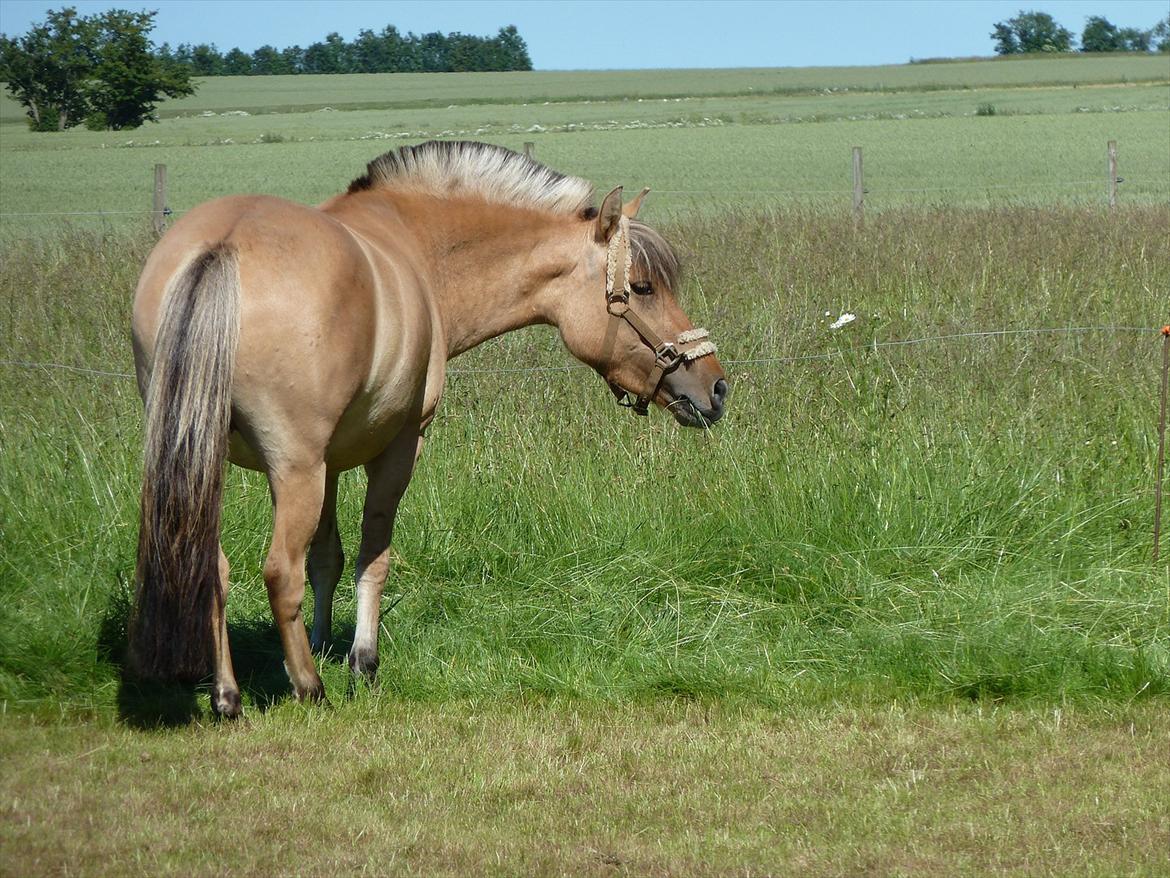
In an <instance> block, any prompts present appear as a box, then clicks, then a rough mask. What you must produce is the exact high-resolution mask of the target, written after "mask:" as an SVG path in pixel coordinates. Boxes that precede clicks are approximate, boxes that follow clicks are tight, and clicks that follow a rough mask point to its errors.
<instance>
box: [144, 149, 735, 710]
mask: <svg viewBox="0 0 1170 878" xmlns="http://www.w3.org/2000/svg"><path fill="white" fill-rule="evenodd" d="M639 200H640V198H639V199H637V200H636V201H635V202H634V203H633V204H632V205H631V206H629V207H627V208H626V211H625V212H626V213H627V214H630V215H632V214H633V213H636V210H637V201H639ZM591 201H592V190H591V188H590V187H589V186H588V184H587V183H585V182H584V181H581V180H577V179H575V178H571V177H563V176H561V175H559V174H556V173H555V172H552V171H549V170H548V169H546V168H544V167H543V166H541V165H538V164H536V163H535V162H531V161H530V160H528V159H526V158H524V157H522V156H519V155H517V154H515V153H512V152H509V151H507V150H502V149H500V148H497V147H490V146H485V145H483V144H461V143H431V144H423V145H421V146H418V147H408V148H404V149H402V150H398V151H397V152H393V153H388V154H387V155H386V156H383V157H382V158H380V159H378V160H377V161H375V162H373V163H371V165H370V168H369V172H368V173H367V175H366V176H364V177H362V178H359V179H358V180H355V181H354V183H353V184H352V185H351V187H350V191H349V192H347V193H346V194H344V195H341V196H338V197H336V198H334V199H332V200H331V201H329V202H327V203H326V204H324V205H322V206H321V207H320V208H319V209H313V208H309V207H305V206H303V205H298V204H294V203H291V202H288V201H284V200H281V199H277V198H270V197H265V196H240V197H229V198H222V199H218V200H216V201H212V202H209V203H207V204H205V205H202V206H201V207H198V208H196V209H195V210H192V211H190V212H189V213H188V214H187V215H186V216H184V217H183V218H182V219H181V220H180V221H179V222H178V223H176V224H175V226H174V228H173V229H171V230H170V231H169V232H168V233H167V234H166V235H165V236H164V238H163V239H162V241H160V243H159V244H158V246H157V247H156V248H155V249H154V251H153V252H152V253H151V255H150V258H149V259H148V261H147V264H146V266H145V268H144V270H143V273H142V277H141V279H140V281H139V284H138V291H137V295H136V299H135V304H134V320H133V337H134V351H135V362H136V365H137V372H138V380H139V387H140V389H141V391H142V393H143V396H144V398H145V400H146V410H147V431H146V464H145V473H144V479H143V497H142V530H141V535H140V539H139V563H138V594H137V606H136V611H135V618H134V620H133V625H132V656H133V660H134V664H135V666H136V668H137V670H138V671H139V673H141V674H142V675H144V676H147V677H158V678H188V679H190V678H198V677H201V676H203V675H204V674H205V673H206V672H207V669H208V667H209V665H211V664H214V669H215V688H214V692H213V697H212V703H213V706H214V708H215V710H216V711H217V712H218V713H221V714H224V715H229V716H231V715H235V714H237V713H238V712H239V709H240V699H239V690H238V687H237V685H236V681H235V678H234V674H233V671H232V666H231V657H230V653H229V651H228V644H227V624H226V616H225V611H224V605H225V602H226V597H227V582H228V564H227V559H226V557H225V556H224V555H223V552H222V550H221V549H220V548H219V508H220V500H221V493H222V478H223V460H224V458H225V457H226V458H227V459H230V460H231V461H232V462H234V463H237V464H239V465H241V466H245V467H249V468H252V469H257V470H261V471H263V472H265V473H266V474H267V476H268V479H269V483H270V485H271V489H272V496H273V503H274V507H275V520H274V526H273V537H272V544H271V547H270V549H269V553H268V557H267V560H266V562H265V568H264V577H265V582H266V584H267V587H268V593H269V599H270V602H271V606H272V611H273V615H274V617H275V620H276V623H277V626H278V628H279V630H280V635H281V641H282V644H283V647H284V651H285V658H286V662H285V664H286V667H287V669H288V673H289V677H290V679H291V681H292V685H293V690H294V692H295V694H296V695H297V697H298V698H319V697H321V696H322V695H323V694H324V693H323V689H322V686H321V681H320V678H319V677H318V675H317V672H316V669H315V667H314V665H313V659H312V655H311V652H310V644H309V641H308V639H307V638H306V635H305V628H304V625H303V623H302V620H301V603H302V600H303V597H304V567H305V560H306V553H307V558H308V571H309V579H310V582H311V583H312V585H313V589H314V593H315V601H316V603H315V613H314V626H313V637H312V647H313V648H314V649H317V650H320V649H323V648H324V647H325V646H326V645H327V644H328V641H329V636H330V627H331V619H332V616H331V607H332V598H333V591H334V588H335V587H336V585H337V582H338V580H339V579H340V575H341V569H342V565H343V558H342V553H341V543H340V539H339V537H338V532H337V525H336V518H335V509H334V507H335V499H336V490H337V476H338V473H340V472H341V471H343V470H346V469H350V468H353V467H356V466H359V465H364V466H365V468H366V471H367V474H368V476H369V487H368V490H367V496H366V503H365V510H364V515H363V522H362V540H361V549H360V552H359V556H358V560H357V590H358V610H357V625H356V632H355V636H354V643H353V648H352V650H351V652H350V656H349V661H350V665H351V667H352V668H353V669H354V671H355V672H359V673H364V674H367V675H372V674H373V673H374V671H375V670H376V667H377V660H378V659H377V655H378V653H377V631H378V604H379V601H380V599H381V592H382V586H383V583H384V581H385V578H386V574H387V570H388V566H389V547H390V536H391V531H392V528H393V523H394V515H395V512H396V509H397V506H398V502H399V500H400V499H401V497H402V494H403V492H404V490H405V489H406V485H407V482H408V481H409V479H410V476H411V473H412V472H413V468H414V465H415V461H416V459H417V456H418V453H419V451H420V450H421V447H422V437H423V433H424V431H425V430H426V427H427V425H428V424H429V423H430V421H431V419H432V418H433V416H434V413H435V408H436V406H437V405H438V403H439V398H440V395H441V393H442V389H443V381H444V371H445V364H446V361H447V360H448V359H450V358H451V357H454V356H456V355H458V354H459V353H461V352H463V351H465V350H467V349H469V348H471V347H473V346H474V345H476V344H478V343H480V342H481V341H484V340H485V339H488V338H492V337H494V336H496V335H499V334H501V333H503V332H507V331H508V330H511V329H515V328H517V327H521V326H526V325H529V324H533V323H550V324H552V325H555V326H557V327H558V328H559V329H560V331H561V335H562V338H563V339H564V341H565V344H566V346H567V347H568V348H569V350H570V351H571V352H572V353H573V354H574V355H575V356H577V357H578V358H579V359H581V360H583V361H584V362H586V363H588V364H589V365H591V366H593V367H594V368H595V369H597V371H598V372H600V373H601V374H602V376H603V377H605V378H606V380H607V381H609V382H610V384H611V386H614V387H615V388H622V389H627V390H630V391H632V392H635V393H640V394H641V396H642V397H643V399H642V400H640V402H641V403H642V404H643V407H644V404H645V400H646V399H653V401H655V402H657V403H658V404H659V405H663V406H670V407H671V411H672V413H674V415H675V417H676V418H677V419H678V420H679V421H680V422H682V423H684V424H688V425H692V424H701V423H704V422H707V421H714V420H716V419H717V418H718V417H719V416H720V415H721V414H722V410H723V402H724V398H725V395H726V383H725V382H724V381H723V373H722V371H721V369H720V367H719V365H718V361H717V360H716V359H715V358H714V357H713V356H706V354H709V353H710V352H711V351H712V350H713V348H711V347H710V345H709V344H708V343H705V342H704V343H703V345H698V346H692V348H691V350H690V351H689V352H688V353H687V354H686V355H685V356H683V355H679V354H676V355H674V359H669V358H668V361H664V360H663V358H662V356H661V354H662V351H661V348H662V347H663V346H662V345H660V344H659V342H660V341H661V336H659V337H655V332H657V333H660V334H661V333H666V334H676V335H678V340H679V342H680V345H679V347H682V342H689V341H691V340H692V337H693V338H695V339H697V338H701V337H703V334H701V333H699V332H695V331H693V330H692V329H691V325H690V323H689V321H688V320H687V318H686V316H685V315H684V314H683V313H682V311H681V310H679V308H678V306H677V304H675V302H674V299H673V297H672V291H671V287H672V286H673V284H674V283H675V280H676V273H677V264H676V263H675V262H674V257H673V254H672V253H671V252H670V250H669V247H668V246H667V245H666V244H665V242H663V241H662V239H661V238H660V237H659V236H658V235H657V234H656V233H655V232H653V231H652V230H650V229H649V228H647V227H645V226H642V225H641V224H634V226H633V227H631V226H630V224H629V221H628V219H625V218H623V214H622V206H621V199H620V190H615V191H614V192H613V193H611V194H610V196H609V197H607V199H606V200H605V203H604V204H603V205H602V208H601V210H600V211H597V210H594V209H592V206H591ZM623 236H626V237H625V238H623ZM623 242H624V243H623ZM623 257H624V258H625V277H622V276H621V275H622V268H623V265H622V259H623ZM631 257H632V258H631ZM615 265H616V266H617V269H616V273H617V275H618V278H617V283H618V284H619V285H620V284H622V283H623V282H624V287H625V291H626V292H625V294H624V295H623V293H622V290H621V288H620V286H615V281H614V274H615ZM607 270H608V278H607ZM631 283H632V285H633V288H634V289H635V290H636V291H639V292H643V293H646V294H645V295H640V296H638V297H637V299H636V301H633V302H629V296H628V291H629V289H630V285H631ZM647 288H649V289H647ZM607 298H608V303H609V306H610V307H609V310H608V311H607ZM627 302H628V306H629V313H628V315H626V317H625V320H624V321H623V320H619V319H616V316H622V315H623V314H624V313H625V312H624V311H623V308H624V307H625V305H624V304H623V303H627ZM615 304H616V306H615ZM680 333H681V335H679V334H680ZM647 336H649V337H650V338H649V339H648V338H647ZM652 346H653V347H658V348H660V350H659V352H658V353H659V355H660V356H659V357H658V358H657V360H656V354H655V351H653V350H652ZM672 350H673V349H672ZM668 353H669V352H668ZM663 362H666V366H665V370H664V368H663V365H662V364H663ZM648 373H649V374H650V375H651V377H652V378H654V379H655V380H654V381H652V382H651V383H652V384H653V387H647V386H646V384H647V378H646V376H647V374H648ZM644 388H645V389H644Z"/></svg>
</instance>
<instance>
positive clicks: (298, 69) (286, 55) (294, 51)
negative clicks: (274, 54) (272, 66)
mask: <svg viewBox="0 0 1170 878" xmlns="http://www.w3.org/2000/svg"><path fill="white" fill-rule="evenodd" d="M280 60H281V63H283V65H284V67H285V68H286V70H287V72H289V73H302V72H304V69H305V50H304V49H302V48H301V47H300V46H289V47H288V48H287V49H281V50H280Z"/></svg>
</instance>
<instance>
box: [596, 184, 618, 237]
mask: <svg viewBox="0 0 1170 878" xmlns="http://www.w3.org/2000/svg"><path fill="white" fill-rule="evenodd" d="M621 218H622V187H621V186H618V187H617V188H616V189H614V190H613V191H612V192H610V193H609V195H607V196H605V201H603V202H601V210H600V211H599V212H598V214H597V240H598V241H599V242H600V243H602V244H608V243H609V239H610V238H612V237H613V235H614V232H616V231H617V228H618V221H619V220H620V219H621Z"/></svg>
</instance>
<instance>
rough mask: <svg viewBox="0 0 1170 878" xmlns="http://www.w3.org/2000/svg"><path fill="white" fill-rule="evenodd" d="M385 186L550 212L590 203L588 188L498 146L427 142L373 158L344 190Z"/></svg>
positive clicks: (582, 207)
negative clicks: (475, 198)
mask: <svg viewBox="0 0 1170 878" xmlns="http://www.w3.org/2000/svg"><path fill="white" fill-rule="evenodd" d="M376 188H387V189H396V190H408V191H415V192H430V193H433V194H435V195H438V196H445V195H456V194H458V195H474V196H478V197H480V198H482V199H484V200H485V201H490V202H492V203H495V204H510V205H516V206H518V207H530V208H534V209H537V210H547V211H549V212H551V213H569V214H575V213H580V212H582V211H584V210H587V209H589V208H590V207H591V206H592V204H593V186H592V185H591V184H590V183H589V182H588V181H587V180H582V179H581V178H580V177H570V176H568V175H566V174H561V173H559V172H557V171H554V170H552V169H551V168H547V167H545V166H544V165H542V164H540V162H537V161H533V160H532V159H530V158H528V157H527V156H524V155H521V154H520V153H517V152H512V150H510V149H505V148H504V147H502V146H494V145H493V144H490V143H474V142H471V141H465V140H456V141H438V140H431V141H428V142H427V143H420V144H418V145H417V146H403V147H400V148H398V149H395V150H391V151H390V152H388V153H385V154H383V155H380V156H378V157H377V158H376V159H374V160H373V161H372V162H370V163H369V165H367V166H366V173H365V174H364V175H363V176H361V177H358V178H357V179H356V180H354V181H353V182H352V183H350V184H349V190H348V191H349V192H361V191H363V190H366V189H376Z"/></svg>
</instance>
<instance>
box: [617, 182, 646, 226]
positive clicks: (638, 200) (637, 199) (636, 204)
mask: <svg viewBox="0 0 1170 878" xmlns="http://www.w3.org/2000/svg"><path fill="white" fill-rule="evenodd" d="M649 194H650V187H649V186H647V187H646V188H645V189H643V190H642V191H641V192H639V193H638V194H637V195H635V196H634V200H633V201H631V202H630V203H629V204H627V205H626V206H625V207H623V208H622V213H624V214H625V215H626V216H628V217H629V218H630V219H636V218H637V216H638V211H639V210H641V209H642V200H643V199H644V198H645V197H646V196H647V195H649Z"/></svg>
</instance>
